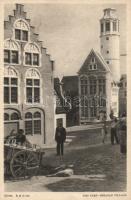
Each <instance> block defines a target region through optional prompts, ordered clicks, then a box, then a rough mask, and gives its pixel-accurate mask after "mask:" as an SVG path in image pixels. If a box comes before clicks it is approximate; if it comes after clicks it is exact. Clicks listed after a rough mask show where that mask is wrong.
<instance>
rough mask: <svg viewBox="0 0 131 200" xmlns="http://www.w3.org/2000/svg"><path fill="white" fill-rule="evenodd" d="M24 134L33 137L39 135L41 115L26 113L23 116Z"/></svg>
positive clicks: (38, 113)
mask: <svg viewBox="0 0 131 200" xmlns="http://www.w3.org/2000/svg"><path fill="white" fill-rule="evenodd" d="M25 134H27V135H34V134H41V113H40V112H35V113H33V114H32V113H31V112H27V113H26V114H25Z"/></svg>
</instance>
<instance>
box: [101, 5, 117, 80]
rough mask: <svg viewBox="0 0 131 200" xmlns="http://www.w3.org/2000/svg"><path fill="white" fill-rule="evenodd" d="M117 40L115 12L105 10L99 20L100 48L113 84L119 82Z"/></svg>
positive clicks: (109, 9) (108, 9)
mask: <svg viewBox="0 0 131 200" xmlns="http://www.w3.org/2000/svg"><path fill="white" fill-rule="evenodd" d="M119 38H120V34H119V19H118V17H117V15H116V10H115V9H113V8H106V9H104V15H103V17H102V18H101V19H100V44H101V47H100V48H101V54H102V56H103V58H104V60H105V61H106V63H107V64H108V65H109V67H110V70H111V72H112V74H113V79H114V81H115V82H118V81H119V80H120V52H119Z"/></svg>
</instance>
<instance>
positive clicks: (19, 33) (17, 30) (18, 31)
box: [15, 29, 21, 40]
mask: <svg viewBox="0 0 131 200" xmlns="http://www.w3.org/2000/svg"><path fill="white" fill-rule="evenodd" d="M15 39H16V40H21V30H19V29H15Z"/></svg>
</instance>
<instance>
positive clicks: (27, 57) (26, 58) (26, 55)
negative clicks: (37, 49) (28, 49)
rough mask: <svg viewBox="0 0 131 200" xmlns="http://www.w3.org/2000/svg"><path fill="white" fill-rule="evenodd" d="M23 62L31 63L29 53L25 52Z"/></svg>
mask: <svg viewBox="0 0 131 200" xmlns="http://www.w3.org/2000/svg"><path fill="white" fill-rule="evenodd" d="M25 64H26V65H31V53H25Z"/></svg>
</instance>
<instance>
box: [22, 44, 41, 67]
mask: <svg viewBox="0 0 131 200" xmlns="http://www.w3.org/2000/svg"><path fill="white" fill-rule="evenodd" d="M24 52H25V53H24V54H25V55H24V56H25V59H24V60H25V62H24V63H25V65H27V66H28V65H31V66H40V49H39V47H38V45H37V44H35V43H28V44H26V45H25V48H24Z"/></svg>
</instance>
